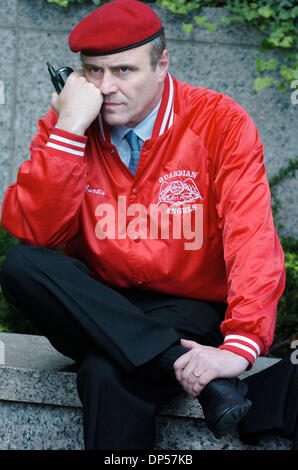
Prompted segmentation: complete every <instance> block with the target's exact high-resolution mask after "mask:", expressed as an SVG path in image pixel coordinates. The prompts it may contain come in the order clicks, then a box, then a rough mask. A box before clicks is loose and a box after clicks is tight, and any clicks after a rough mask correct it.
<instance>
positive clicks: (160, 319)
mask: <svg viewBox="0 0 298 470" xmlns="http://www.w3.org/2000/svg"><path fill="white" fill-rule="evenodd" d="M0 282H1V285H2V290H3V293H4V295H5V296H6V297H7V299H8V300H10V301H11V302H12V303H13V304H14V305H16V306H17V307H18V308H19V309H20V310H21V311H22V312H23V313H24V314H25V315H26V316H27V317H28V318H29V320H31V321H32V322H33V323H34V325H35V326H36V327H37V328H38V329H39V331H40V332H41V333H42V334H43V335H45V336H46V337H47V338H48V339H49V341H50V342H51V343H52V345H53V346H54V347H55V348H56V349H57V350H58V351H60V352H61V353H62V354H64V355H66V356H69V357H71V358H72V359H74V360H75V361H76V362H77V363H78V367H79V369H78V374H77V386H78V393H79V396H80V399H81V401H82V404H83V424H84V439H85V448H86V449H105V450H113V449H115V450H121V449H125V450H130V449H152V448H153V446H154V440H155V414H156V410H157V409H158V408H159V407H160V406H162V405H163V404H165V403H166V402H167V401H168V400H169V399H171V398H173V397H174V396H176V395H177V394H178V393H180V392H181V391H182V388H181V387H180V385H179V384H178V382H177V381H176V378H175V375H174V372H173V363H174V361H175V360H176V359H177V358H178V357H179V356H180V355H181V354H183V353H185V352H186V351H187V350H186V349H184V348H183V347H182V346H181V345H180V338H187V339H193V340H195V341H198V342H200V343H202V344H207V345H211V346H218V345H219V344H221V343H222V336H221V333H220V330H219V325H220V323H221V322H222V320H223V318H224V313H225V310H226V305H225V304H218V303H208V302H203V301H198V300H194V299H184V298H181V297H176V296H170V295H166V294H161V293H156V292H155V293H154V292H147V291H140V290H138V289H124V288H122V289H112V288H110V287H108V286H106V285H104V284H101V283H100V282H98V281H97V280H95V279H93V278H92V277H91V276H90V275H89V272H88V269H87V267H86V266H85V265H84V263H82V262H81V261H79V260H77V259H73V258H70V257H67V256H65V255H63V254H61V253H59V252H56V251H53V250H49V249H46V248H41V247H34V246H29V245H24V244H20V245H17V246H15V247H13V248H12V249H11V251H10V252H9V254H8V255H7V257H6V259H5V261H4V264H3V268H2V272H1V277H0Z"/></svg>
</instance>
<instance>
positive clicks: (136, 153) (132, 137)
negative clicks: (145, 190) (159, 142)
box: [125, 131, 141, 175]
mask: <svg viewBox="0 0 298 470" xmlns="http://www.w3.org/2000/svg"><path fill="white" fill-rule="evenodd" d="M125 139H126V140H127V142H128V144H129V146H130V151H131V157H130V160H129V165H128V169H129V170H130V171H131V172H132V174H133V175H135V174H136V171H137V166H138V163H139V158H140V153H141V149H140V145H139V141H138V136H137V134H135V133H134V131H129V132H128V133H127V134H126V136H125Z"/></svg>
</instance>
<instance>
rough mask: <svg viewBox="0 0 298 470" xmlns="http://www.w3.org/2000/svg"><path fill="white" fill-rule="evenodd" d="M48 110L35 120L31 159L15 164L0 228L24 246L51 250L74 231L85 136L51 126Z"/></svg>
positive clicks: (83, 182) (52, 119) (51, 115)
mask: <svg viewBox="0 0 298 470" xmlns="http://www.w3.org/2000/svg"><path fill="white" fill-rule="evenodd" d="M56 121H57V115H56V113H55V112H54V111H53V110H51V111H49V113H48V114H47V115H46V116H45V117H44V118H43V119H41V120H40V121H39V122H38V133H37V135H36V136H35V137H34V139H33V140H32V142H31V146H30V152H31V159H30V160H28V161H25V162H23V163H22V164H21V166H20V169H19V172H18V177H17V181H16V183H14V184H12V185H11V186H9V187H8V189H7V191H6V193H5V195H4V199H3V203H2V212H1V225H2V227H3V228H4V229H6V230H7V231H8V232H10V233H11V234H12V235H14V236H15V237H16V238H18V239H19V240H21V241H22V242H24V243H28V244H31V245H38V246H44V247H48V248H53V249H57V248H59V247H61V246H62V245H64V244H65V243H66V242H67V241H68V240H70V239H71V238H72V237H73V236H74V235H75V234H76V233H77V231H78V226H79V212H80V206H81V203H82V200H83V197H84V188H85V185H86V168H85V162H84V151H85V146H86V142H87V137H85V136H79V135H75V134H71V133H69V132H66V131H63V130H61V129H58V128H55V124H56Z"/></svg>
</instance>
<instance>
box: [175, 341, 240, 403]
mask: <svg viewBox="0 0 298 470" xmlns="http://www.w3.org/2000/svg"><path fill="white" fill-rule="evenodd" d="M181 345H182V346H184V347H185V348H189V351H188V352H187V353H185V354H183V355H182V356H180V357H179V359H177V361H175V363H174V370H175V374H176V378H177V380H178V382H179V383H180V384H181V386H182V387H183V388H184V390H185V391H186V392H187V393H188V394H189V395H190V396H191V397H192V398H196V397H197V396H198V395H199V394H200V392H201V391H202V390H203V388H204V387H205V386H206V385H207V384H208V383H209V382H211V380H213V379H216V378H224V377H225V378H232V377H237V376H238V375H240V374H242V373H243V372H244V371H245V370H246V369H247V366H248V364H249V362H248V360H247V359H245V358H244V357H242V356H239V355H238V354H234V353H232V352H231V351H226V350H222V349H218V348H214V347H211V346H203V345H201V344H198V343H196V342H195V341H189V340H186V339H182V340H181ZM194 374H196V375H194Z"/></svg>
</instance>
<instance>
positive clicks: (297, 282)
mask: <svg viewBox="0 0 298 470" xmlns="http://www.w3.org/2000/svg"><path fill="white" fill-rule="evenodd" d="M297 169H298V156H297V157H296V158H294V159H290V160H289V161H288V163H287V165H286V166H285V167H284V168H281V169H280V170H279V172H278V173H277V174H276V175H274V176H273V177H272V178H270V179H269V186H270V189H271V205H272V212H273V216H274V217H275V218H276V216H277V215H278V212H279V210H280V208H281V201H280V200H279V199H278V198H277V196H276V189H277V188H278V187H279V184H280V183H282V182H283V181H285V180H286V179H287V178H294V177H295V173H296V171H297ZM282 228H283V227H282V225H281V224H278V225H277V230H278V232H279V234H280V241H281V244H282V247H283V250H284V254H285V266H286V286H285V291H284V294H283V295H282V297H281V299H280V300H279V303H278V310H277V319H276V327H275V340H274V343H273V345H272V347H271V351H272V353H274V354H275V355H277V356H279V357H282V356H284V355H289V347H290V343H291V340H293V339H295V338H298V315H297V311H298V302H297V296H298V240H296V239H294V238H292V237H283V236H281V233H282Z"/></svg>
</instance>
